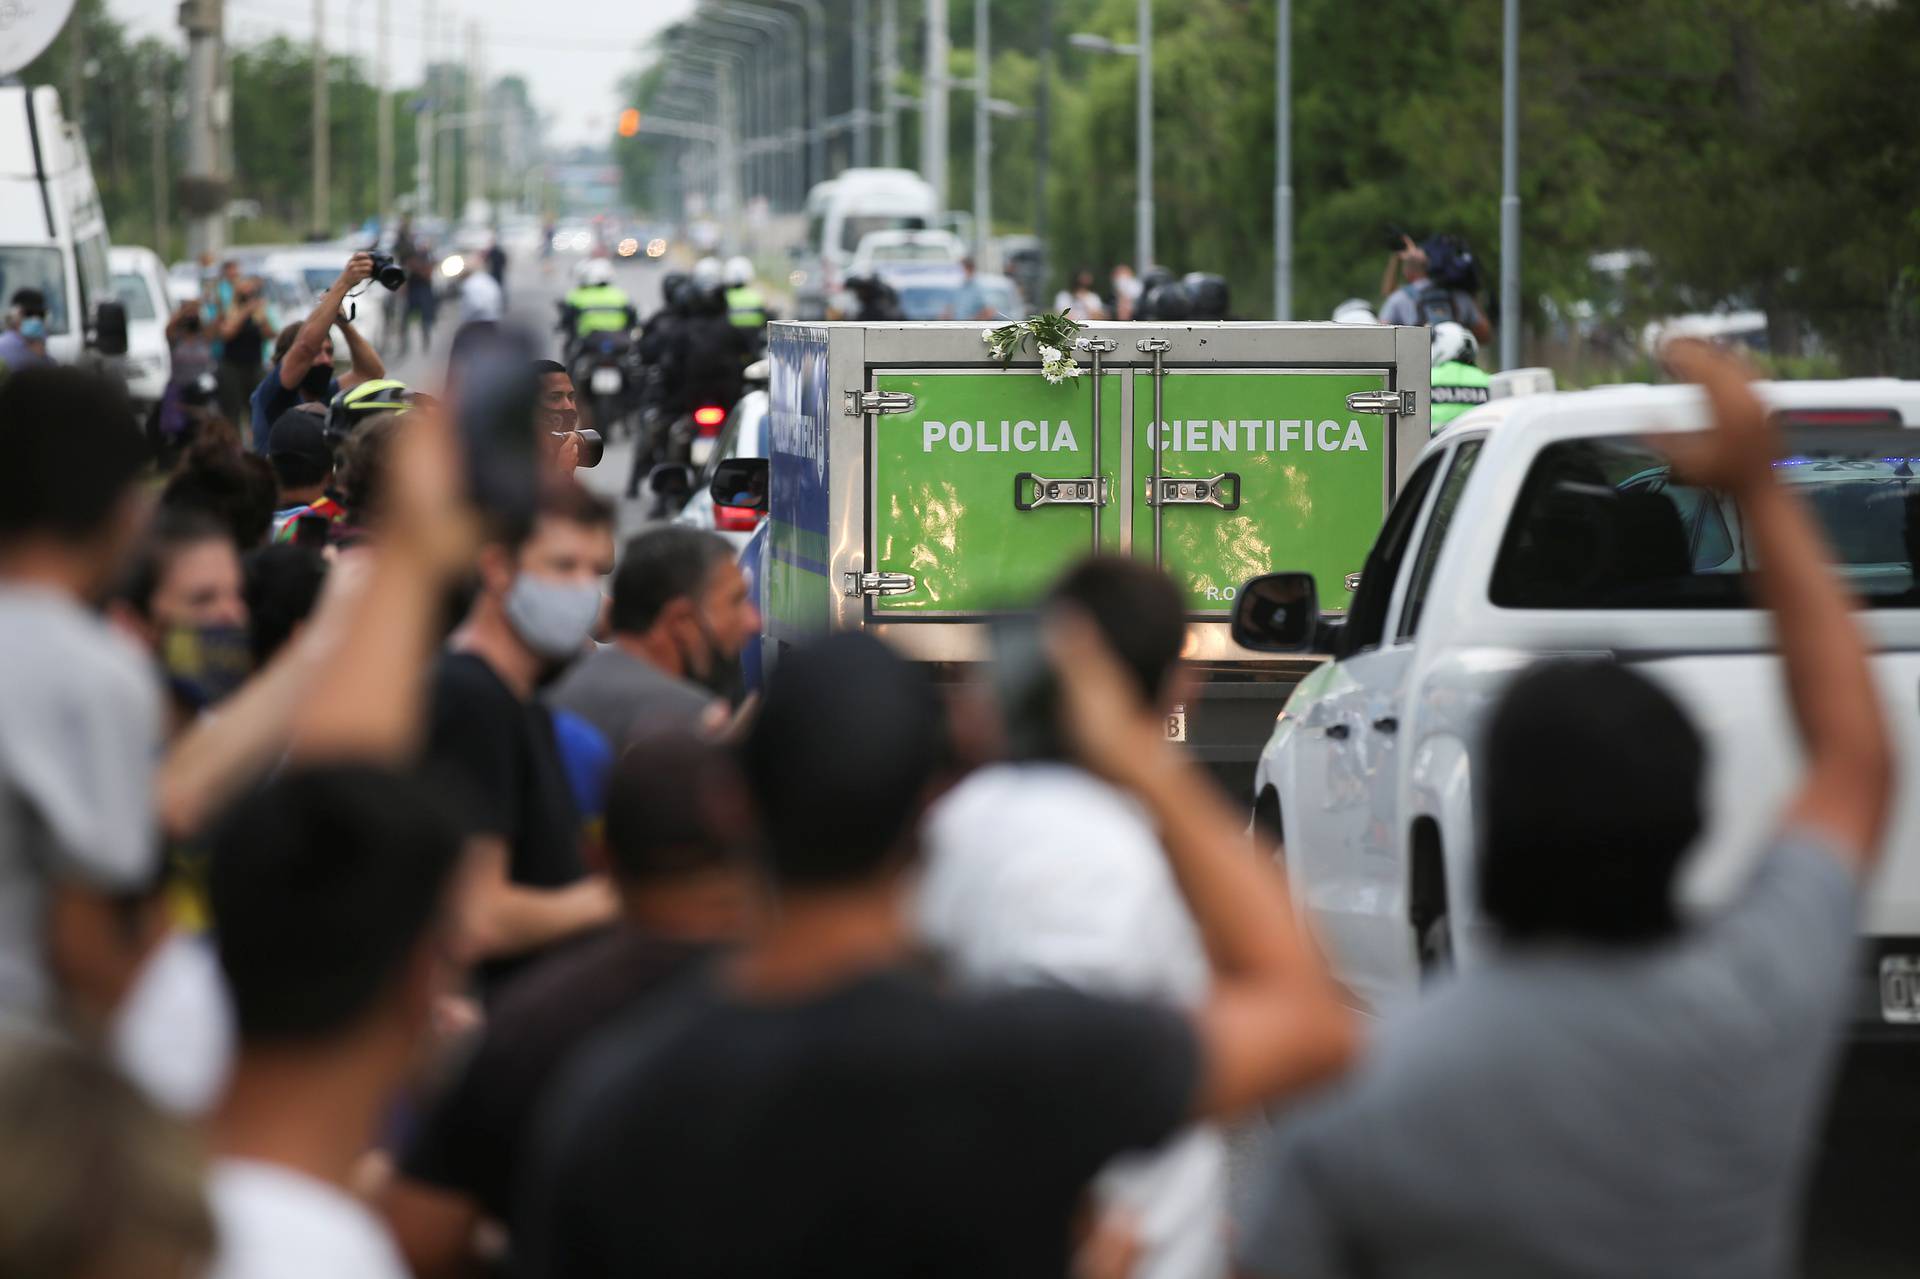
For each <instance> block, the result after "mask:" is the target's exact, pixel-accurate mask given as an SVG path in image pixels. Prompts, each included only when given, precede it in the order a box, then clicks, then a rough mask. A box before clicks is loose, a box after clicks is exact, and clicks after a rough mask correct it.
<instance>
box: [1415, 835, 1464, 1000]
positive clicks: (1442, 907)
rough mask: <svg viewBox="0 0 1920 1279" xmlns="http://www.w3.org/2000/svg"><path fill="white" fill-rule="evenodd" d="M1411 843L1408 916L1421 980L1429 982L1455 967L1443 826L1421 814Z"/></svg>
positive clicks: (1422, 982) (1423, 983)
mask: <svg viewBox="0 0 1920 1279" xmlns="http://www.w3.org/2000/svg"><path fill="white" fill-rule="evenodd" d="M1412 843H1413V849H1412V851H1413V858H1412V863H1411V865H1410V866H1409V881H1410V882H1409V884H1408V894H1407V916H1408V921H1409V922H1410V923H1411V924H1412V926H1413V947H1414V954H1415V956H1416V957H1417V958H1418V960H1419V963H1420V983H1421V985H1426V984H1427V983H1429V982H1432V981H1434V980H1435V979H1437V978H1440V977H1443V976H1445V975H1446V974H1448V973H1450V972H1452V971H1453V916H1452V913H1451V911H1449V909H1448V903H1447V861H1446V856H1445V851H1444V849H1443V848H1442V847H1441V843H1440V827H1439V826H1438V825H1437V824H1436V823H1435V822H1434V821H1433V820H1432V819H1431V818H1425V817H1423V818H1421V819H1420V820H1419V821H1417V822H1415V823H1414V826H1413V841H1412Z"/></svg>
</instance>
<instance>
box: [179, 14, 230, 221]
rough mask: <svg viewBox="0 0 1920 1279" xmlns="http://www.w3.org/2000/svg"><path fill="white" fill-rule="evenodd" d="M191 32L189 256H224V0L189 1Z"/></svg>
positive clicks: (185, 18) (186, 193) (184, 186)
mask: <svg viewBox="0 0 1920 1279" xmlns="http://www.w3.org/2000/svg"><path fill="white" fill-rule="evenodd" d="M180 25H181V26H182V27H184V28H186V32H187V172H186V176H185V178H184V179H183V180H182V182H181V203H182V204H183V205H185V206H186V211H187V214H188V221H187V253H188V254H189V255H190V256H192V257H196V258H197V257H199V256H200V255H201V254H203V253H220V252H222V251H223V250H225V249H226V247H227V184H226V166H225V163H224V159H225V153H224V150H223V148H222V146H221V140H220V131H221V129H222V128H223V127H224V124H225V121H224V120H223V119H222V116H223V112H222V111H221V94H222V90H223V83H222V76H221V65H222V63H224V62H225V60H226V59H225V55H224V54H223V52H222V49H221V32H222V30H223V27H224V25H225V13H224V10H223V3H222V0H187V3H185V4H183V5H181V6H180Z"/></svg>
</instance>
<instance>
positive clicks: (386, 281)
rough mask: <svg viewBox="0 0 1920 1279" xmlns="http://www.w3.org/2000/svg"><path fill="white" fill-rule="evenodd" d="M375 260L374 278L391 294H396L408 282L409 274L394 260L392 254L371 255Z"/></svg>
mask: <svg viewBox="0 0 1920 1279" xmlns="http://www.w3.org/2000/svg"><path fill="white" fill-rule="evenodd" d="M368 256H369V257H371V258H372V259H373V278H374V279H376V280H378V281H380V287H381V288H383V289H385V290H386V291H387V292H389V293H396V292H398V291H399V289H400V286H401V285H403V284H405V283H406V282H407V273H406V272H405V271H404V270H402V269H401V267H400V264H399V263H397V262H395V261H394V260H393V254H391V253H373V254H369V255H368Z"/></svg>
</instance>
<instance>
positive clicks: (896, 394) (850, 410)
mask: <svg viewBox="0 0 1920 1279" xmlns="http://www.w3.org/2000/svg"><path fill="white" fill-rule="evenodd" d="M844 394H845V396H846V411H847V416H848V417H865V416H867V415H868V414H869V413H911V412H913V406H914V398H913V394H912V393H911V392H909V391H847V392H845V393H844Z"/></svg>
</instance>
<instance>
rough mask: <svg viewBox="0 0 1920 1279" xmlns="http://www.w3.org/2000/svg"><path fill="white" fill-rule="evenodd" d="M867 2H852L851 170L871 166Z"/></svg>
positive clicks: (870, 62)
mask: <svg viewBox="0 0 1920 1279" xmlns="http://www.w3.org/2000/svg"><path fill="white" fill-rule="evenodd" d="M871 40H872V32H870V31H868V30H867V0H853V167H854V168H856V169H864V168H866V167H867V166H868V165H870V164H872V163H873V46H872V44H871Z"/></svg>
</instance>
